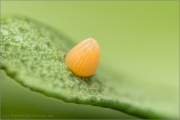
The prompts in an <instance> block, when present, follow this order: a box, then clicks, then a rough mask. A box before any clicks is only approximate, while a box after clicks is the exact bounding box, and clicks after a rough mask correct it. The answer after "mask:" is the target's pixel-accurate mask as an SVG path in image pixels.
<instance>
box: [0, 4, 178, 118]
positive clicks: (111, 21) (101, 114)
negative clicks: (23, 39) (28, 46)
mask: <svg viewBox="0 0 180 120" xmlns="http://www.w3.org/2000/svg"><path fill="white" fill-rule="evenodd" d="M11 15H25V16H27V17H30V18H34V19H36V20H38V21H41V22H43V23H45V24H47V25H50V26H52V27H54V28H56V29H57V30H59V31H61V32H63V33H64V34H65V35H67V36H69V37H70V38H72V39H73V40H75V42H76V43H78V42H80V41H82V40H84V39H86V38H88V37H92V38H95V39H96V40H97V41H98V42H99V44H100V48H101V60H100V65H105V66H106V67H107V68H110V69H113V70H115V71H116V72H119V73H127V74H128V75H130V76H135V77H138V78H141V80H142V82H144V83H146V82H147V83H148V84H154V85H157V86H159V87H160V88H162V89H160V90H163V88H168V89H166V90H165V93H164V96H165V97H166V98H168V100H173V101H172V102H175V105H176V106H177V107H174V110H179V107H178V106H179V2H178V1H144V2H143V1H127V2H125V1H112V2H110V1H103V2H100V1H99V2H97V1H94V2H93V1H91V2H90V1H85V2H83V1H74V2H73V1H67V2H65V1H52V2H50V1H49V2H48V1H46V2H44V1H41V2H40V1H38V2H35V1H32V2H30V1H19V2H18V1H14V2H13V1H2V2H1V16H2V17H7V16H11ZM168 95H170V96H168ZM1 108H2V109H1V110H2V111H1V112H2V117H4V118H20V117H21V116H20V117H18V116H16V117H15V116H13V114H14V115H16V114H20V115H22V114H24V115H25V114H27V115H31V116H29V118H43V117H37V116H33V115H40V114H46V115H50V116H49V117H50V118H135V117H133V116H130V115H127V114H124V113H121V112H119V111H115V110H111V109H107V108H100V107H94V106H88V105H76V104H69V103H64V102H62V101H60V100H56V99H53V98H49V97H45V96H44V95H41V94H38V93H34V92H31V91H30V90H28V89H26V88H24V87H22V86H20V85H19V84H18V83H16V82H15V81H13V80H11V79H10V78H8V77H7V76H5V73H4V72H2V73H1ZM8 115H9V116H8ZM12 116H13V117H12ZM52 116H53V117H52ZM45 118H47V117H45Z"/></svg>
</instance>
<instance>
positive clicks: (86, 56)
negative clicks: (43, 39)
mask: <svg viewBox="0 0 180 120" xmlns="http://www.w3.org/2000/svg"><path fill="white" fill-rule="evenodd" d="M99 58H100V48H99V45H98V43H97V41H96V40H94V39H92V38H88V39H86V40H83V41H82V42H80V43H79V44H77V45H76V46H75V47H73V48H72V49H71V50H70V51H69V53H68V54H67V55H66V65H67V66H68V67H69V68H70V69H71V71H72V72H73V73H74V74H76V75H77V76H80V77H88V76H91V75H93V74H94V73H95V71H96V69H97V67H98V63H99Z"/></svg>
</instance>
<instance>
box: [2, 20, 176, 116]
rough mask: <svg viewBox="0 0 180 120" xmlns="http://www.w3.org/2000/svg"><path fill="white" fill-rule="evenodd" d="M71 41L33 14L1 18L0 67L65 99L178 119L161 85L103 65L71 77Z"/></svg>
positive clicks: (34, 87) (38, 89) (32, 86)
mask: <svg viewBox="0 0 180 120" xmlns="http://www.w3.org/2000/svg"><path fill="white" fill-rule="evenodd" d="M74 45H75V43H74V42H73V41H72V40H70V39H68V38H67V37H66V36H64V35H63V34H62V33H60V32H58V31H56V30H54V29H53V28H51V27H49V26H47V25H44V24H42V23H40V22H37V21H35V20H33V19H30V18H25V17H9V18H3V19H2V20H1V51H0V52H1V69H3V70H5V72H6V73H7V75H8V76H10V77H12V78H13V79H14V80H16V81H17V82H19V83H20V84H21V85H23V86H25V87H28V88H30V89H31V90H33V91H36V92H40V93H42V94H44V95H46V96H49V97H54V98H58V99H61V100H63V101H65V102H71V103H78V104H88V105H95V106H101V107H107V108H112V109H116V110H119V111H123V112H125V113H128V114H131V115H135V116H139V117H142V118H178V110H177V109H176V108H177V102H176V97H174V96H168V97H167V96H166V95H164V93H163V92H164V91H163V89H166V87H164V86H162V87H161V86H158V85H155V84H152V83H145V82H142V80H141V81H139V78H136V77H131V76H130V75H127V74H124V73H116V71H113V70H109V69H108V67H107V66H105V65H104V66H99V68H98V71H97V72H96V73H95V75H93V76H92V77H89V78H80V77H77V76H75V75H74V74H73V73H72V72H71V71H70V70H69V68H68V67H67V66H66V64H65V61H64V58H65V55H66V54H67V52H68V51H69V50H70V49H71V48H72V47H73V46H74ZM168 92H171V91H168ZM173 100H174V101H173ZM174 108H175V109H174Z"/></svg>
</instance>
